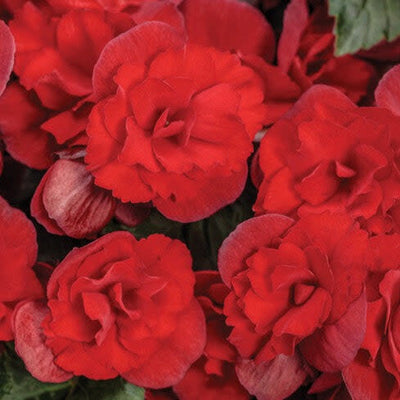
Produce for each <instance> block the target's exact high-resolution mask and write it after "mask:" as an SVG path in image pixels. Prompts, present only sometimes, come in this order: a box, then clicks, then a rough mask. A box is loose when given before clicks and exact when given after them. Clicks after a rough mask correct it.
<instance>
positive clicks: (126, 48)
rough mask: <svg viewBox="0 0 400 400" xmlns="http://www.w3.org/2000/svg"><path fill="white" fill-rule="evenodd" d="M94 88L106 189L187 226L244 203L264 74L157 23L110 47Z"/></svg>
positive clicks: (93, 155) (91, 157)
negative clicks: (236, 202) (239, 199)
mask: <svg viewBox="0 0 400 400" xmlns="http://www.w3.org/2000/svg"><path fill="white" fill-rule="evenodd" d="M93 82H94V93H95V95H96V97H97V98H98V99H103V100H101V101H100V102H99V103H98V104H97V105H96V106H95V107H94V108H93V110H92V112H91V114H90V123H89V125H88V128H87V133H88V136H89V143H88V147H87V155H86V158H85V161H86V162H87V164H88V168H89V170H90V171H91V172H92V174H93V175H94V177H95V182H96V184H97V185H99V186H101V187H104V188H106V189H109V190H112V192H113V195H114V196H115V197H117V198H119V199H121V200H122V201H124V202H127V201H129V202H133V203H137V202H148V201H152V202H153V205H154V206H155V207H156V208H158V210H159V211H161V213H163V214H164V215H166V216H167V217H169V218H171V219H175V220H178V221H181V222H189V221H194V220H198V219H202V218H205V217H207V216H209V215H211V214H212V213H213V212H215V211H216V210H218V209H219V208H221V207H223V206H225V205H226V204H229V203H230V202H232V201H234V200H235V199H236V198H237V197H238V196H239V194H240V193H241V191H242V190H243V187H244V183H245V180H246V176H247V164H246V159H247V157H248V156H249V155H250V153H251V151H252V144H251V140H252V138H253V137H254V135H255V133H256V132H257V131H258V130H259V129H260V128H261V127H262V124H263V122H262V121H263V118H264V112H265V108H264V105H263V93H262V90H261V83H260V78H259V76H258V75H257V74H255V73H254V72H253V70H252V69H250V68H248V67H246V66H244V65H242V63H241V60H240V58H239V57H238V56H237V55H235V54H230V53H227V52H221V51H218V50H216V49H214V48H210V47H202V46H197V45H190V44H187V45H185V44H184V43H183V40H182V38H181V37H180V36H179V35H177V33H176V31H175V30H174V29H173V28H171V27H169V26H168V25H166V24H163V23H160V22H148V23H144V24H141V25H139V26H137V27H135V28H133V29H131V30H130V31H128V32H126V33H124V34H122V35H120V36H119V37H117V38H116V39H114V40H112V41H111V42H110V43H109V44H108V45H107V46H106V47H105V49H104V51H103V53H102V55H101V56H100V59H99V62H98V63H97V65H96V67H95V70H94V80H93ZM127 182H129V184H127Z"/></svg>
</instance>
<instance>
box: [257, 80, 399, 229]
mask: <svg viewBox="0 0 400 400" xmlns="http://www.w3.org/2000/svg"><path fill="white" fill-rule="evenodd" d="M399 146H400V118H399V117H398V116H395V115H393V114H392V113H391V112H390V111H388V110H385V109H383V108H378V107H374V108H372V107H371V108H369V107H361V108H358V107H356V106H355V105H354V104H353V103H352V102H351V101H350V100H349V99H348V98H347V97H346V96H344V95H343V94H342V93H340V92H339V91H337V90H335V89H333V88H329V87H326V86H315V87H313V88H311V89H310V90H309V91H307V93H305V94H304V95H303V96H302V97H301V98H300V99H299V101H298V102H297V103H296V105H295V106H294V107H293V109H292V110H291V111H290V112H289V113H287V114H286V115H285V116H284V117H283V118H282V119H281V120H280V121H279V122H277V123H276V124H275V125H274V126H273V127H272V128H271V129H270V130H269V131H268V134H267V135H266V136H265V137H264V138H263V140H262V142H261V146H260V152H259V159H258V166H259V168H260V171H259V172H260V173H261V179H260V181H261V184H260V186H259V193H258V197H257V201H256V203H255V205H254V210H255V211H256V212H257V213H259V214H260V213H264V212H278V213H282V214H286V215H290V216H296V215H305V214H306V213H308V212H322V211H324V210H330V211H339V210H342V211H346V212H347V213H348V214H349V215H351V216H352V217H353V218H359V220H360V221H361V222H362V223H363V224H364V226H365V227H366V228H367V229H368V230H369V231H370V232H380V231H387V230H392V229H395V230H397V229H398V224H399V222H400V219H399V200H400V176H399V172H398V168H397V154H398V152H399V149H400V147H399ZM259 178H260V177H259Z"/></svg>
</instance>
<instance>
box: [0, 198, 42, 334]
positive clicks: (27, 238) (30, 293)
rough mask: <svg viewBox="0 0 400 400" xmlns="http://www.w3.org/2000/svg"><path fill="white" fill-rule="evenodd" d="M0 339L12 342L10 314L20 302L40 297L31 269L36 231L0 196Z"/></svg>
mask: <svg viewBox="0 0 400 400" xmlns="http://www.w3.org/2000/svg"><path fill="white" fill-rule="evenodd" d="M0 230H1V235H0V259H1V268H0V278H1V279H0V282H1V283H0V340H1V341H2V340H12V339H13V338H14V334H13V332H12V329H11V315H12V312H13V310H14V308H15V306H16V305H17V304H18V303H19V302H20V301H22V300H28V299H35V298H40V297H42V296H43V289H42V286H41V285H40V282H39V280H38V279H37V278H36V276H35V273H34V272H33V270H32V267H33V266H34V264H35V262H36V256H37V243H36V232H35V229H34V227H33V225H32V223H31V222H30V221H29V220H28V219H27V218H26V216H25V214H23V213H22V212H21V211H19V210H17V209H15V208H12V207H10V206H9V205H8V203H7V202H6V201H5V200H4V199H3V198H1V197H0Z"/></svg>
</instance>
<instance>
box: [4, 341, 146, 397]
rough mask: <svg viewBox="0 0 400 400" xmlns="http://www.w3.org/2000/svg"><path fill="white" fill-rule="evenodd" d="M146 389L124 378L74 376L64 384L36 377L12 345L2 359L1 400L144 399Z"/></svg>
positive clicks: (7, 348)
mask: <svg viewBox="0 0 400 400" xmlns="http://www.w3.org/2000/svg"><path fill="white" fill-rule="evenodd" d="M143 399H144V389H143V388H140V387H137V386H135V385H132V384H130V383H128V382H126V381H125V380H124V379H122V378H116V379H110V380H106V381H93V380H89V379H87V378H84V377H79V378H78V377H75V378H73V379H71V380H70V381H68V382H64V383H58V384H54V383H46V382H40V381H38V380H37V379H35V378H33V377H32V376H31V374H30V373H29V372H28V371H26V369H25V366H24V364H23V362H22V361H21V359H19V358H18V356H17V355H16V354H15V352H14V350H13V348H12V343H7V344H6V350H5V351H4V352H3V354H2V355H1V357H0V400H143Z"/></svg>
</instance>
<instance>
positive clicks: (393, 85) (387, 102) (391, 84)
mask: <svg viewBox="0 0 400 400" xmlns="http://www.w3.org/2000/svg"><path fill="white" fill-rule="evenodd" d="M399 43H400V41H399ZM375 99H376V104H377V105H378V106H379V107H384V108H387V109H389V110H390V111H391V112H392V113H393V114H395V115H398V116H400V65H396V66H395V67H393V68H392V69H390V70H389V71H388V72H387V73H386V74H385V75H384V76H383V77H382V79H381V80H380V81H379V84H378V86H377V88H376V90H375Z"/></svg>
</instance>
